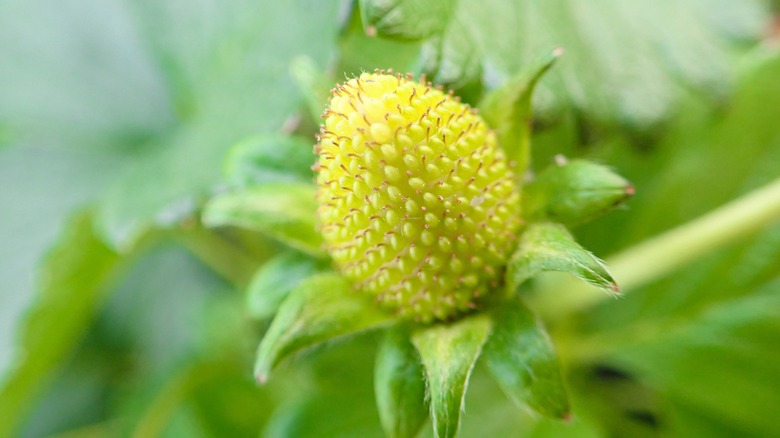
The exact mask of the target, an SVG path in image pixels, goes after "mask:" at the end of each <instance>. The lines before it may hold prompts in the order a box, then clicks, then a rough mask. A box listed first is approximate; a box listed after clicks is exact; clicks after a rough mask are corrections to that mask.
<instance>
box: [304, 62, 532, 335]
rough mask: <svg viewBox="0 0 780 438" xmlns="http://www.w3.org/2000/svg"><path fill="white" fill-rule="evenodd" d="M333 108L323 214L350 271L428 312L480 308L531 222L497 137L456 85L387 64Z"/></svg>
mask: <svg viewBox="0 0 780 438" xmlns="http://www.w3.org/2000/svg"><path fill="white" fill-rule="evenodd" d="M323 117H324V118H325V124H324V126H323V128H322V130H321V136H320V142H319V144H318V145H317V147H316V150H317V152H318V153H319V163H318V165H317V166H315V168H316V169H317V170H318V172H319V175H318V178H317V182H318V184H319V191H318V200H319V202H320V208H319V210H318V212H317V214H318V217H319V221H320V226H321V231H322V234H323V236H324V240H325V243H326V246H327V249H328V252H329V253H330V254H331V256H332V257H333V259H334V260H335V262H336V264H337V265H338V267H339V269H340V270H341V271H342V273H343V274H344V275H345V276H346V277H348V278H349V279H350V280H352V281H353V283H354V284H355V286H356V287H357V288H358V289H359V290H362V291H365V292H368V293H371V294H373V295H375V296H376V298H377V300H378V301H379V302H381V303H382V304H383V305H384V306H386V307H387V308H390V309H394V310H397V311H398V312H399V313H400V314H401V316H404V317H410V318H413V319H416V320H418V321H423V322H429V321H431V320H433V319H440V320H442V319H447V318H449V317H451V316H454V315H456V314H457V313H459V312H462V311H465V310H467V309H469V308H472V307H474V306H475V304H474V300H475V299H476V298H478V297H480V296H482V295H484V294H485V292H486V291H487V290H488V288H489V287H491V286H496V285H497V284H498V281H499V274H500V272H499V271H500V270H501V269H502V267H503V265H504V264H505V262H506V259H507V257H508V252H509V251H510V250H511V249H512V247H513V245H514V243H515V232H516V231H517V229H518V227H519V224H520V216H519V198H520V197H519V192H518V189H517V186H516V181H515V177H514V174H513V173H512V171H511V170H510V169H509V165H508V163H507V160H506V157H505V155H504V153H503V151H502V150H501V149H500V148H499V147H498V146H497V144H496V136H495V134H494V133H493V132H492V131H491V130H489V129H488V127H487V126H486V125H485V122H484V121H483V120H482V119H481V118H480V117H479V116H477V115H476V112H475V111H474V110H473V109H472V108H470V107H469V106H468V105H464V104H462V103H460V101H459V100H458V99H457V98H453V97H452V95H451V94H450V95H447V94H444V93H443V92H442V91H441V90H440V89H439V88H433V87H431V84H430V83H428V84H425V83H424V82H422V83H421V82H417V81H414V80H413V79H412V78H411V76H406V77H403V76H401V75H397V76H393V75H389V74H384V73H383V72H377V73H374V74H368V73H363V74H362V75H360V77H358V78H355V79H352V80H349V81H347V82H346V83H344V84H343V85H339V86H337V87H336V88H335V89H334V90H333V98H332V99H331V101H330V106H329V108H328V109H327V110H326V111H325V113H324V114H323Z"/></svg>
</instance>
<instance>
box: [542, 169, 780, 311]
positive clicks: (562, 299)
mask: <svg viewBox="0 0 780 438" xmlns="http://www.w3.org/2000/svg"><path fill="white" fill-rule="evenodd" d="M779 219H780V178H778V179H776V180H774V181H772V182H771V183H769V184H767V185H765V186H763V187H761V188H759V189H756V190H754V191H753V192H750V193H748V194H746V195H744V196H742V197H740V198H738V199H735V200H733V201H731V202H729V203H728V204H725V205H723V206H721V207H719V208H717V209H715V210H713V211H711V212H709V213H707V214H705V215H704V216H701V217H699V218H697V219H694V220H692V221H690V222H688V223H685V224H683V225H680V226H679V227H677V228H674V229H672V230H669V231H667V232H665V233H663V234H661V235H659V236H656V237H653V238H651V239H649V240H646V241H645V242H642V243H640V244H638V245H636V246H633V247H631V248H628V249H627V250H625V251H623V252H621V253H619V254H616V255H614V256H612V257H609V258H608V259H607V266H608V267H609V268H610V271H611V272H612V273H613V276H614V278H615V279H616V280H617V283H618V285H620V288H621V291H622V292H623V293H627V292H630V291H631V290H633V289H636V288H638V287H640V286H643V285H645V284H647V283H650V282H652V281H654V280H657V279H660V278H662V277H664V276H666V275H668V274H670V273H672V272H674V271H676V270H678V269H680V268H682V267H684V266H686V265H687V264H689V263H691V262H693V261H694V260H696V259H698V258H699V257H701V256H703V255H705V254H708V253H710V252H712V251H714V250H716V249H718V248H720V247H723V246H726V245H728V244H731V243H734V242H738V241H740V240H742V239H745V238H746V237H748V236H750V235H752V234H754V233H756V232H758V231H760V230H762V229H764V228H766V227H767V226H769V225H771V224H772V223H774V222H775V221H777V220H779ZM607 298H610V296H609V295H607V294H605V293H604V292H602V291H600V290H598V289H596V288H593V287H591V286H589V285H587V284H585V283H582V282H578V281H575V280H573V279H571V278H567V279H565V280H560V281H555V282H547V283H543V284H542V287H541V288H539V291H538V293H536V294H534V296H533V297H532V299H531V300H532V304H533V305H534V307H536V308H537V309H538V311H539V312H540V313H541V314H542V315H543V316H544V317H545V318H548V319H552V320H557V319H560V318H561V317H563V316H565V315H567V314H569V313H572V312H576V311H581V310H584V309H586V308H588V307H591V306H593V305H595V304H597V303H599V302H601V301H603V300H605V299H607Z"/></svg>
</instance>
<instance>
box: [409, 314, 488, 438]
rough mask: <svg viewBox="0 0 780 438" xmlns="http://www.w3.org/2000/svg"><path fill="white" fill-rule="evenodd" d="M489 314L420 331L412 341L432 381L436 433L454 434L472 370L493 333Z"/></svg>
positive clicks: (431, 394)
mask: <svg viewBox="0 0 780 438" xmlns="http://www.w3.org/2000/svg"><path fill="white" fill-rule="evenodd" d="M490 326H491V321H490V319H489V318H488V317H487V315H477V316H472V317H468V318H464V319H461V320H460V321H457V322H454V323H452V324H438V325H434V326H431V327H426V328H422V329H419V330H417V331H416V332H415V333H414V334H413V335H412V343H413V344H414V346H415V347H416V348H417V351H419V352H420V357H421V358H422V362H423V365H424V367H425V375H426V379H427V383H428V395H429V399H430V405H431V418H432V419H433V430H434V434H435V436H436V437H438V438H445V437H454V436H455V435H456V434H457V433H458V427H459V426H460V412H461V410H463V402H464V399H465V395H466V388H467V387H468V382H469V377H470V376H471V371H472V370H473V369H474V364H475V363H476V362H477V358H479V355H480V353H481V352H482V345H483V344H484V343H485V340H487V337H488V334H489V333H490Z"/></svg>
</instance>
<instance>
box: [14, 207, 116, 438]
mask: <svg viewBox="0 0 780 438" xmlns="http://www.w3.org/2000/svg"><path fill="white" fill-rule="evenodd" d="M92 226H93V223H92V217H91V216H90V215H89V214H81V215H79V216H78V217H76V218H75V219H74V220H73V221H72V222H71V223H70V224H69V225H68V227H67V228H66V230H65V232H64V234H63V235H62V236H61V238H60V241H59V243H58V244H57V245H56V246H55V247H54V248H53V249H52V250H51V252H50V253H49V255H48V257H47V258H46V260H45V262H44V264H43V267H42V272H41V275H42V277H41V279H40V284H39V287H38V289H39V292H38V297H37V300H36V302H35V304H34V305H33V307H32V309H31V310H30V313H29V314H28V316H27V318H26V320H25V321H24V323H23V325H22V328H21V338H20V339H19V343H18V345H19V346H20V348H21V351H18V352H17V360H18V362H17V363H16V364H15V366H14V367H13V368H12V369H11V370H10V372H9V373H8V375H6V376H5V378H4V379H3V382H2V387H1V388H0V436H12V435H14V430H15V429H16V428H17V427H18V425H19V422H20V421H22V420H23V419H24V418H25V415H26V414H27V410H28V409H29V408H30V407H31V403H32V401H33V400H34V398H35V397H36V396H37V395H38V393H39V391H40V390H41V389H42V388H43V387H44V385H46V383H47V382H48V381H49V379H50V377H51V375H52V373H53V372H54V371H55V370H57V368H58V367H59V366H60V365H62V363H63V361H64V359H65V358H66V356H67V354H68V353H69V352H70V351H71V350H72V349H73V347H74V345H75V344H76V343H77V342H78V341H79V340H80V339H81V337H82V336H83V335H84V333H85V332H86V330H87V327H88V325H89V323H90V321H91V320H92V317H93V316H94V314H95V313H96V312H97V310H98V307H99V305H100V303H101V302H102V299H103V298H104V295H105V292H106V290H107V285H108V283H109V282H110V281H111V280H112V279H113V277H114V275H116V274H117V269H118V268H119V266H120V265H121V264H122V262H123V261H124V260H123V259H122V258H120V257H119V256H118V255H117V254H116V253H114V252H113V251H111V250H110V249H109V248H107V247H106V245H104V244H103V243H102V242H101V241H100V240H99V239H97V238H96V237H95V235H94V233H93V229H92Z"/></svg>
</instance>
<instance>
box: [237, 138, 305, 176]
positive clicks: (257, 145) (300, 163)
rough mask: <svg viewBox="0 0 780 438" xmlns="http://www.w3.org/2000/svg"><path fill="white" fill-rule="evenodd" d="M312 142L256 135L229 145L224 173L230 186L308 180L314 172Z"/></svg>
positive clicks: (303, 139) (301, 139)
mask: <svg viewBox="0 0 780 438" xmlns="http://www.w3.org/2000/svg"><path fill="white" fill-rule="evenodd" d="M313 164H314V155H313V154H312V141H311V140H309V139H307V138H303V137H291V136H287V135H275V136H268V135H256V136H252V137H249V138H246V139H244V140H242V141H240V142H238V143H236V144H235V146H233V147H232V148H231V149H230V151H229V152H228V155H227V158H226V159H225V165H224V174H225V179H226V180H227V182H228V184H229V185H230V186H232V187H250V186H255V185H260V184H267V183H276V182H297V183H305V182H311V181H312V180H313V179H314V172H313V171H312V170H311V166H312V165H313Z"/></svg>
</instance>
